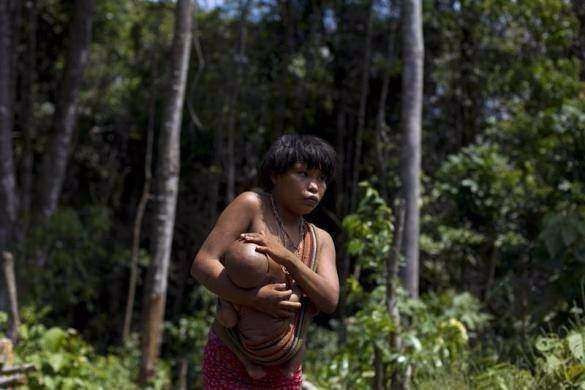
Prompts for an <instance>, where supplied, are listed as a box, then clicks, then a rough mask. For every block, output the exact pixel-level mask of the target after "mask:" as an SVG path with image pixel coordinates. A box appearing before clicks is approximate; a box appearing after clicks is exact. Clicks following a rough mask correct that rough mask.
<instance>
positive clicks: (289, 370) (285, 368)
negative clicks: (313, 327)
mask: <svg viewBox="0 0 585 390" xmlns="http://www.w3.org/2000/svg"><path fill="white" fill-rule="evenodd" d="M304 355H305V343H303V345H301V348H300V349H299V350H298V351H297V353H295V354H294V355H293V356H292V357H291V358H290V360H288V361H287V362H286V363H284V364H283V365H282V366H280V371H282V373H283V374H285V375H286V376H289V377H290V376H293V375H294V374H295V372H297V371H298V369H299V367H300V366H301V363H302V362H303V357H304Z"/></svg>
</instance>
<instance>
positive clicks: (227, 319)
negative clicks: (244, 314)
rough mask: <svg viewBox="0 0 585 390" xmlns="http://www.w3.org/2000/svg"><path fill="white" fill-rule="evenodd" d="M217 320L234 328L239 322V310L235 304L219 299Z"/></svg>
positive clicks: (227, 326)
mask: <svg viewBox="0 0 585 390" xmlns="http://www.w3.org/2000/svg"><path fill="white" fill-rule="evenodd" d="M217 322H219V323H220V324H221V325H223V326H225V327H226V328H233V327H234V326H236V325H237V323H238V312H237V311H236V308H235V307H234V305H232V304H231V303H230V302H228V301H226V300H225V299H221V298H218V300H217Z"/></svg>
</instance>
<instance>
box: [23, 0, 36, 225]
mask: <svg viewBox="0 0 585 390" xmlns="http://www.w3.org/2000/svg"><path fill="white" fill-rule="evenodd" d="M25 6H26V26H27V29H26V50H25V55H24V65H23V69H22V101H21V107H20V122H21V126H22V130H23V133H24V150H23V152H22V154H23V156H22V162H21V172H20V178H21V187H22V188H21V205H20V215H22V226H21V232H22V234H23V235H25V236H26V234H27V231H28V227H29V224H30V218H31V205H32V186H33V164H34V151H33V150H34V146H33V145H34V143H33V142H34V139H35V133H36V132H35V123H34V112H35V111H34V102H35V90H34V84H35V82H36V56H37V39H36V35H37V8H36V3H35V2H33V1H28V2H26V5H25Z"/></svg>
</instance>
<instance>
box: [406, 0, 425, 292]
mask: <svg viewBox="0 0 585 390" xmlns="http://www.w3.org/2000/svg"><path fill="white" fill-rule="evenodd" d="M421 7H422V4H421V2H420V1H419V0H404V1H403V3H402V55H403V58H404V60H403V73H402V74H403V76H402V97H401V104H402V107H401V121H402V132H403V139H402V166H401V176H402V191H403V194H402V196H403V198H404V208H405V216H404V233H403V234H404V236H403V239H404V241H403V252H404V257H405V260H406V270H405V275H404V276H405V285H406V288H407V290H408V292H409V294H410V296H412V297H413V298H417V297H418V287H419V286H418V285H419V242H418V241H419V231H420V230H419V215H420V210H419V201H420V166H421V116H422V92H423V60H424V47H423V35H422V10H421Z"/></svg>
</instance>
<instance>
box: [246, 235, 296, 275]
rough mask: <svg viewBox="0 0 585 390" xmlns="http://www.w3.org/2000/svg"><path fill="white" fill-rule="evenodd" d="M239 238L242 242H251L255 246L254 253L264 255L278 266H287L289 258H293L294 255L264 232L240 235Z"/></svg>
mask: <svg viewBox="0 0 585 390" xmlns="http://www.w3.org/2000/svg"><path fill="white" fill-rule="evenodd" d="M240 238H241V239H242V240H244V242H251V243H254V244H256V252H259V253H264V254H265V255H267V256H269V257H270V258H271V259H272V260H274V261H276V262H277V263H278V264H280V265H284V266H285V267H286V266H288V265H289V264H290V262H291V260H292V259H291V256H292V257H293V258H294V257H295V255H294V253H292V252H291V251H289V250H288V249H286V248H285V247H284V246H283V245H282V244H281V243H280V242H279V241H278V240H277V239H275V238H274V237H272V236H269V235H267V234H264V232H260V233H242V234H240Z"/></svg>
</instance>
